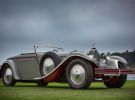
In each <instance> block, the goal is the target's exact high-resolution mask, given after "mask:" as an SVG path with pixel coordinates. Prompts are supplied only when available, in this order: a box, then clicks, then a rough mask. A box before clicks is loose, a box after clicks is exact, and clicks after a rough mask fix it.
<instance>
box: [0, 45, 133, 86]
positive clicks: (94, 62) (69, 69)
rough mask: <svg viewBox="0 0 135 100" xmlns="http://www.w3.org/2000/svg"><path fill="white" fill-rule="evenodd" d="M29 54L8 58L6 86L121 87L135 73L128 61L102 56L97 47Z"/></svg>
mask: <svg viewBox="0 0 135 100" xmlns="http://www.w3.org/2000/svg"><path fill="white" fill-rule="evenodd" d="M37 48H38V46H34V50H35V53H25V54H20V55H17V56H14V57H10V58H8V59H7V60H6V61H5V62H4V63H3V64H2V66H1V69H0V78H2V82H3V84H4V85H5V86H14V85H15V83H16V82H20V81H21V82H36V83H37V84H38V85H40V86H47V84H48V83H49V82H67V83H68V84H69V86H70V87H71V88H74V89H87V88H88V87H89V86H90V84H91V83H92V82H95V81H99V82H104V84H105V86H107V87H108V88H120V87H122V86H123V85H124V83H125V82H126V79H127V74H135V70H133V69H128V68H127V61H126V60H125V59H124V58H122V57H119V56H111V55H110V54H109V53H107V54H103V53H102V54H99V53H98V51H97V50H96V48H92V49H91V50H89V51H87V52H85V53H82V52H78V51H73V52H70V53H66V54H63V53H61V54H60V53H58V52H57V51H58V50H60V49H61V48H56V47H52V48H53V51H48V52H44V53H43V52H42V53H41V52H37Z"/></svg>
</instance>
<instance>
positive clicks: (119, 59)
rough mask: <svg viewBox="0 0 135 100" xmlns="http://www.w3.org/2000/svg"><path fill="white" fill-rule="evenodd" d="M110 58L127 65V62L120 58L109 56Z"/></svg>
mask: <svg viewBox="0 0 135 100" xmlns="http://www.w3.org/2000/svg"><path fill="white" fill-rule="evenodd" d="M111 58H113V59H116V60H118V61H120V62H122V63H124V64H127V61H126V60H125V59H124V58H122V57H120V56H111Z"/></svg>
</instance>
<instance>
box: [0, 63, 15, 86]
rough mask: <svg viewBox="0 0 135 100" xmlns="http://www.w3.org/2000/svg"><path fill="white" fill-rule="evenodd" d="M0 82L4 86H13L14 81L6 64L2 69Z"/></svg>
mask: <svg viewBox="0 0 135 100" xmlns="http://www.w3.org/2000/svg"><path fill="white" fill-rule="evenodd" d="M2 82H3V84H4V85H5V86H14V85H15V83H16V81H15V79H14V77H13V72H12V69H11V67H10V66H9V65H8V64H6V65H5V66H4V68H3V70H2Z"/></svg>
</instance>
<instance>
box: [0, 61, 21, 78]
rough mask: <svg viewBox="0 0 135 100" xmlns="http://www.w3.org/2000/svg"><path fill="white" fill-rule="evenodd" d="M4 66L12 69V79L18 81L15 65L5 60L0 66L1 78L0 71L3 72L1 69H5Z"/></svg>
mask: <svg viewBox="0 0 135 100" xmlns="http://www.w3.org/2000/svg"><path fill="white" fill-rule="evenodd" d="M6 64H8V65H9V66H10V67H11V69H12V71H13V77H14V79H15V80H19V79H20V77H19V74H18V72H17V67H16V65H15V63H14V61H13V60H6V61H5V62H4V63H3V64H2V66H1V70H0V72H1V75H0V76H1V77H2V70H3V68H4V67H5V65H6Z"/></svg>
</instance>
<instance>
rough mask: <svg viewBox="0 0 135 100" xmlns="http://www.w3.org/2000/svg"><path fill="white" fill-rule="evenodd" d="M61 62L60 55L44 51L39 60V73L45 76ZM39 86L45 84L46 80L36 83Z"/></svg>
mask: <svg viewBox="0 0 135 100" xmlns="http://www.w3.org/2000/svg"><path fill="white" fill-rule="evenodd" d="M60 62H61V60H60V57H59V56H58V55H57V54H56V53H54V52H46V53H45V54H44V55H43V57H42V59H41V62H40V73H41V76H47V75H48V74H49V73H51V72H52V71H53V70H54V69H55V68H56V67H57V66H58V64H59V63H60ZM37 84H38V85H40V86H46V85H47V82H44V81H43V80H41V81H39V82H38V83H37Z"/></svg>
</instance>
